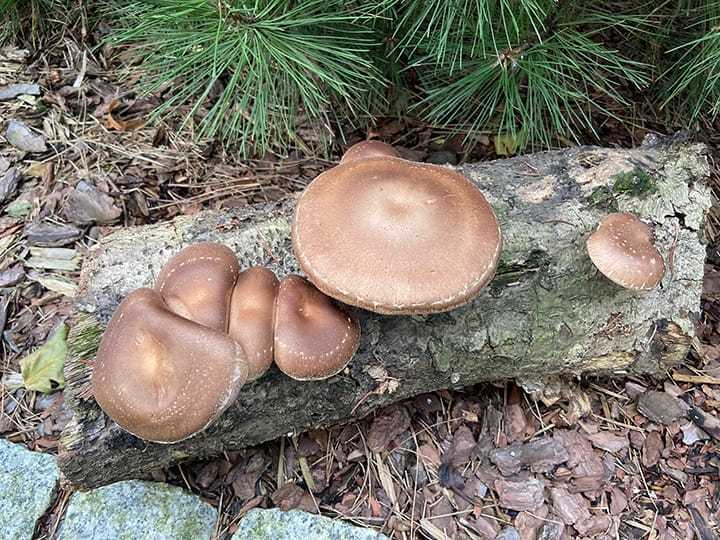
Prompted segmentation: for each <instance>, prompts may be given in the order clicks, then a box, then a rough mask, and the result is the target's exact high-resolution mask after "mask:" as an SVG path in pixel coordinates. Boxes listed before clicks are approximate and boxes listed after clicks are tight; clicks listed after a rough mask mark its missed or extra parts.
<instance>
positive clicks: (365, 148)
mask: <svg viewBox="0 0 720 540" xmlns="http://www.w3.org/2000/svg"><path fill="white" fill-rule="evenodd" d="M369 157H396V158H399V157H400V154H399V152H398V151H397V150H395V148H393V147H392V146H391V145H389V144H387V143H384V142H380V141H362V142H359V143H357V144H353V145H352V146H351V147H350V148H348V149H347V150H345V153H344V154H343V157H342V159H341V160H340V163H347V162H349V161H354V160H356V159H365V158H369Z"/></svg>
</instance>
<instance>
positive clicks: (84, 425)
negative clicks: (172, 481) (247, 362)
mask: <svg viewBox="0 0 720 540" xmlns="http://www.w3.org/2000/svg"><path fill="white" fill-rule="evenodd" d="M461 169H462V172H463V173H464V174H465V175H466V176H467V177H468V178H470V179H471V180H472V181H473V182H475V183H476V184H477V185H478V186H479V187H480V189H482V191H483V192H484V193H485V194H486V195H487V197H488V199H489V200H490V202H491V204H492V205H493V207H494V208H495V210H496V213H497V215H498V218H499V220H500V222H501V227H502V231H503V236H504V249H503V253H502V257H501V263H500V267H499V269H498V273H497V276H496V277H495V279H494V281H493V282H492V283H491V285H490V286H489V287H488V288H487V289H486V290H485V291H484V292H483V293H482V294H481V295H480V297H479V298H477V299H476V300H475V301H473V302H472V303H470V304H468V305H466V306H463V307H461V308H459V309H455V310H453V311H450V312H447V313H443V314H437V315H431V316H412V317H402V316H394V317H392V316H380V315H375V314H372V313H368V312H365V311H361V310H356V313H357V315H358V317H359V319H360V322H361V325H362V337H361V343H360V348H359V350H358V353H357V355H356V356H355V358H354V359H353V361H352V362H351V363H350V365H349V366H348V368H347V369H346V370H345V371H344V372H342V373H340V374H339V375H337V376H335V377H332V378H331V379H328V380H326V381H320V382H298V381H294V380H292V379H290V378H288V377H287V376H285V375H283V374H282V373H280V372H279V371H278V370H277V369H276V368H272V369H271V371H270V372H269V373H268V374H266V375H265V376H263V377H262V378H261V379H259V380H258V381H256V382H254V383H252V384H250V385H247V386H246V387H245V388H244V389H243V390H242V392H241V393H240V397H239V398H238V400H237V402H236V403H235V404H234V405H232V406H231V407H230V408H229V409H228V410H227V412H226V413H225V414H224V415H223V417H222V418H221V419H220V421H218V422H217V423H216V424H214V425H213V426H212V427H210V428H209V429H208V430H207V431H206V432H204V433H202V434H200V435H198V436H195V437H193V438H191V439H188V440H186V441H183V442H180V443H177V444H174V445H160V444H152V443H146V442H144V441H142V440H140V439H138V438H136V437H134V436H132V435H129V434H127V433H125V432H124V431H122V430H121V429H120V428H119V427H118V426H117V425H116V424H114V423H113V422H112V421H111V420H110V419H109V418H108V417H107V416H106V415H105V414H104V413H103V412H102V411H101V410H100V409H99V407H98V406H97V404H96V403H95V401H94V400H93V399H92V392H91V388H90V386H89V384H88V380H89V374H90V372H91V370H92V364H93V356H94V352H95V350H96V347H97V343H98V340H99V336H100V334H101V332H102V328H103V325H104V324H106V323H107V321H108V319H109V318H110V316H111V315H112V313H113V311H114V310H115V308H116V307H117V305H118V303H119V302H120V301H121V300H122V299H123V298H124V297H125V295H126V294H127V293H128V292H130V291H131V290H133V289H136V288H138V287H142V286H149V285H151V284H152V283H153V281H154V277H155V276H156V275H157V274H158V272H159V271H160V268H161V267H162V265H163V264H164V263H165V262H166V261H167V260H168V258H169V257H171V256H172V255H173V254H174V253H176V252H177V251H179V250H180V249H181V248H182V247H184V246H186V245H188V244H191V243H193V242H198V241H204V240H212V241H217V242H222V243H224V244H226V245H228V246H230V247H231V248H233V249H234V250H235V252H236V253H237V255H238V257H239V259H240V262H241V265H242V266H244V267H247V266H251V265H266V266H269V267H271V268H272V269H273V270H275V271H276V272H277V273H278V275H280V276H283V275H286V274H288V273H290V272H297V271H298V267H297V263H296V261H295V258H294V257H293V254H292V249H291V245H290V224H291V220H292V214H293V209H294V199H291V200H285V201H282V202H279V203H275V204H267V205H259V206H252V207H248V208H245V209H241V210H232V211H230V210H228V211H217V212H206V213H201V214H197V215H193V216H183V217H179V218H177V219H175V220H174V221H173V222H168V223H162V224H157V225H152V226H143V227H137V228H127V229H119V230H117V231H116V232H114V233H112V234H110V235H109V236H107V237H105V238H103V239H102V241H101V242H100V243H99V244H98V245H97V246H96V247H94V248H93V249H92V250H91V252H90V253H89V255H88V257H87V258H86V261H85V263H84V266H83V270H82V278H81V286H80V293H79V295H78V297H77V302H76V306H77V317H76V320H75V321H74V324H73V327H72V330H71V334H70V350H71V352H70V356H69V358H68V361H67V363H66V378H67V381H68V385H67V388H66V400H67V403H68V404H69V406H70V407H72V409H73V411H74V417H73V419H72V421H71V422H70V423H69V425H68V426H67V427H66V429H65V431H64V433H63V435H62V439H61V447H60V455H59V461H60V467H61V469H62V472H63V473H64V477H65V479H66V480H67V481H69V482H70V483H72V484H75V485H76V486H78V487H81V488H88V487H94V486H98V485H102V484H107V483H110V482H114V481H117V480H120V479H125V478H132V477H142V476H144V475H146V474H147V473H148V471H149V470H151V469H153V468H156V467H159V466H166V465H170V464H173V463H176V462H178V461H181V460H183V459H187V458H190V457H194V458H196V457H206V456H211V455H216V454H218V453H220V452H222V451H223V450H229V449H237V448H242V447H247V446H251V445H254V444H258V443H261V442H263V441H267V440H271V439H274V438H277V437H278V436H281V435H285V434H288V433H291V432H300V431H304V430H308V429H312V428H316V427H319V426H328V425H331V424H337V423H342V422H347V421H349V420H352V419H354V418H360V417H362V416H365V415H367V414H368V413H369V412H371V411H372V410H373V409H375V408H377V407H379V406H382V405H387V404H389V403H391V402H395V401H399V400H402V399H404V398H407V397H410V396H414V395H417V394H420V393H424V392H430V391H434V390H438V389H445V388H452V387H460V386H467V385H471V384H475V383H478V382H481V381H488V380H501V379H516V380H519V381H521V382H523V381H525V382H531V381H536V380H540V379H542V378H543V377H547V376H550V375H559V374H572V375H578V374H583V373H593V374H608V375H624V374H628V373H656V374H661V373H662V372H663V371H665V370H666V368H667V367H668V366H670V365H673V364H675V363H677V362H679V361H680V360H682V359H683V358H684V356H685V354H686V353H687V350H688V347H689V344H690V341H691V339H692V337H693V324H694V321H695V320H696V318H697V316H698V313H699V309H700V293H701V288H702V277H703V262H704V258H705V247H704V241H703V226H704V220H705V215H706V213H707V210H708V208H709V206H710V193H709V190H708V188H707V187H706V185H705V183H704V181H703V179H704V178H705V177H706V176H707V174H708V165H707V161H706V158H705V156H704V147H702V146H700V145H687V144H682V143H677V144H671V143H664V142H660V143H658V142H656V143H654V144H646V145H644V146H642V147H639V148H636V149H630V150H620V149H605V148H596V147H577V148H572V149H567V150H563V151H556V152H546V153H538V154H533V155H528V156H522V157H517V158H513V159H506V160H499V161H494V162H488V163H479V164H473V165H467V166H463V167H462V168H461ZM615 209H617V210H621V211H631V212H635V213H636V214H638V215H639V216H641V217H642V219H644V220H645V221H646V222H648V223H652V224H654V225H655V231H656V237H657V246H658V247H659V249H660V251H661V252H662V254H663V257H664V258H665V261H666V264H667V266H668V272H667V273H666V275H665V277H664V279H663V281H662V285H661V286H660V287H659V288H657V289H655V290H653V291H649V292H633V291H629V290H625V289H622V288H620V287H618V286H617V285H614V284H613V283H611V282H610V281H608V280H607V279H605V278H604V277H603V276H601V275H600V274H598V273H597V271H596V270H595V268H594V266H593V265H592V263H591V262H590V260H589V258H588V256H587V253H586V251H585V240H586V239H587V237H588V235H589V234H590V233H591V232H592V231H593V230H594V229H595V228H596V226H597V224H598V222H599V221H600V219H601V218H602V217H603V216H604V215H606V214H607V213H608V212H609V211H611V210H615ZM198 390H202V389H198Z"/></svg>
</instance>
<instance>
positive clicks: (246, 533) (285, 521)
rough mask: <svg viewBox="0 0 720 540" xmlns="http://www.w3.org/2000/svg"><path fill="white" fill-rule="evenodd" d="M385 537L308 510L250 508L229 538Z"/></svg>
mask: <svg viewBox="0 0 720 540" xmlns="http://www.w3.org/2000/svg"><path fill="white" fill-rule="evenodd" d="M298 538H302V539H305V540H387V536H385V535H384V534H381V533H379V532H376V531H373V530H371V529H363V528H362V527H355V526H353V525H348V524H347V523H345V522H344V521H340V520H338V519H329V518H326V517H321V516H316V515H314V514H308V513H307V512H302V511H300V510H290V511H289V512H283V511H282V510H279V509H277V508H273V509H271V510H259V509H255V510H251V511H250V512H248V513H247V515H246V516H245V517H244V518H243V519H242V521H240V527H239V528H238V530H237V532H236V533H235V534H234V535H233V537H232V540H297V539H298Z"/></svg>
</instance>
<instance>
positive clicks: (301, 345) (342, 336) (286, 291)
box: [274, 275, 360, 381]
mask: <svg viewBox="0 0 720 540" xmlns="http://www.w3.org/2000/svg"><path fill="white" fill-rule="evenodd" d="M274 335H275V363H276V364H277V366H278V368H280V371H282V372H283V373H285V374H286V375H288V376H290V377H292V378H293V379H297V380H299V381H317V380H320V379H327V378H328V377H332V376H333V375H335V374H336V373H338V372H340V371H341V370H342V369H343V368H344V367H345V366H346V365H347V364H348V362H350V359H351V358H352V356H353V354H355V350H356V349H357V346H358V339H359V338H360V326H359V325H358V322H357V321H356V320H355V319H353V318H352V317H351V316H350V315H348V314H347V313H345V312H344V311H342V310H341V309H340V308H339V307H338V306H336V305H335V304H334V303H333V301H332V300H331V299H330V298H328V297H327V296H326V295H324V294H323V293H321V292H320V291H319V290H317V289H316V288H315V287H314V286H313V285H312V284H311V283H310V282H308V281H307V280H306V279H304V278H302V277H300V276H295V275H290V276H287V277H286V278H285V279H283V280H282V282H281V283H280V290H279V292H278V296H277V301H276V303H275V323H274Z"/></svg>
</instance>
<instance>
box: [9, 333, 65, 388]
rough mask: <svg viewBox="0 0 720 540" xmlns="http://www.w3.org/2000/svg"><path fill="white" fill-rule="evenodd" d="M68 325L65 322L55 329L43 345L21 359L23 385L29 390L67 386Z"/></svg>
mask: <svg viewBox="0 0 720 540" xmlns="http://www.w3.org/2000/svg"><path fill="white" fill-rule="evenodd" d="M67 334H68V327H67V326H66V325H65V324H62V325H60V327H59V328H58V329H57V330H56V331H55V333H54V334H53V335H52V336H51V337H50V338H49V339H48V340H47V343H45V344H44V345H43V346H42V347H40V348H38V349H37V350H35V351H34V352H32V353H30V354H29V355H27V356H26V357H25V358H23V359H22V360H20V372H21V373H22V378H23V386H25V388H27V389H28V390H36V391H38V392H45V393H47V392H50V391H52V389H53V383H55V387H56V388H63V387H64V386H65V375H64V374H63V368H64V367H65V357H66V356H67V342H66V340H67Z"/></svg>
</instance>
